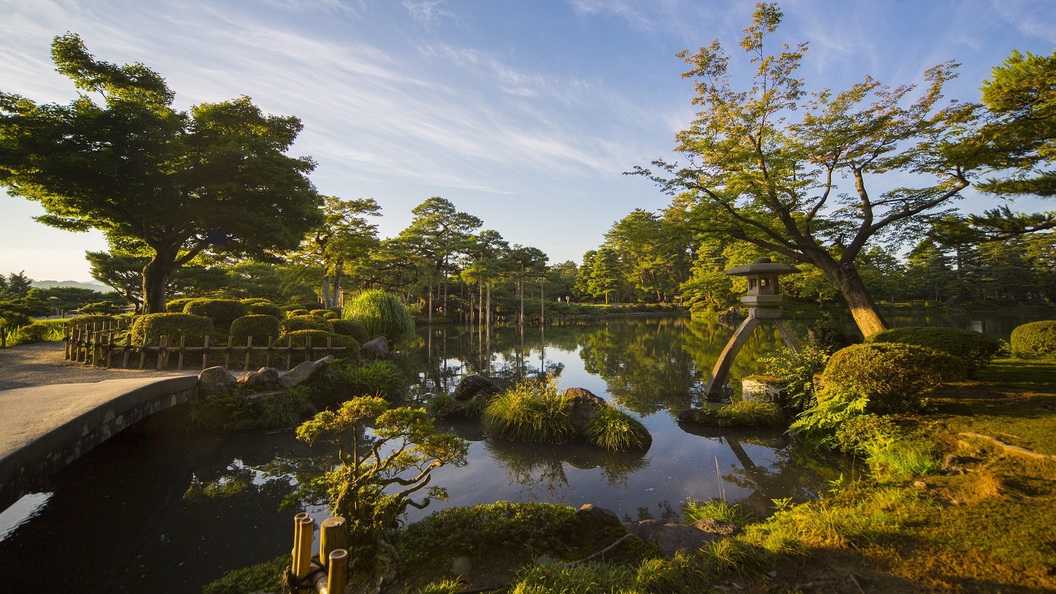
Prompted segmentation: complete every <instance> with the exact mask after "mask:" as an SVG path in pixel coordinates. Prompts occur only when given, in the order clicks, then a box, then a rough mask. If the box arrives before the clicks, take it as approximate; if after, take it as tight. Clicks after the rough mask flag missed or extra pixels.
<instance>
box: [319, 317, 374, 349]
mask: <svg viewBox="0 0 1056 594" xmlns="http://www.w3.org/2000/svg"><path fill="white" fill-rule="evenodd" d="M330 324H331V325H333V327H334V332H336V333H338V334H344V335H345V336H351V337H352V338H355V339H356V340H357V341H358V342H359V343H360V344H362V343H364V342H367V341H368V340H373V339H374V338H377V337H376V336H368V334H369V333H368V332H367V329H366V328H364V327H363V324H360V323H359V322H357V321H355V320H330Z"/></svg>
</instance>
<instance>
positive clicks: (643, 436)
mask: <svg viewBox="0 0 1056 594" xmlns="http://www.w3.org/2000/svg"><path fill="white" fill-rule="evenodd" d="M586 432H587V439H589V440H590V442H591V443H593V444H594V445H598V446H601V447H603V448H605V449H607V450H613V451H617V452H623V451H627V450H644V449H648V448H649V446H650V445H652V443H653V436H652V435H649V430H648V429H646V428H645V425H642V423H641V422H640V421H638V419H635V418H634V417H632V416H630V415H628V414H627V413H625V412H623V411H622V410H620V409H618V408H613V407H611V406H603V407H601V408H600V409H599V410H598V414H596V415H594V418H592V419H591V420H590V423H589V424H587V428H586Z"/></svg>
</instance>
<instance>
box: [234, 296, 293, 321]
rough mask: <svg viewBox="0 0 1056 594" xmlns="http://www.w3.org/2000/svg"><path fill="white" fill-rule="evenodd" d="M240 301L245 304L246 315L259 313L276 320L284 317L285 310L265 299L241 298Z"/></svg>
mask: <svg viewBox="0 0 1056 594" xmlns="http://www.w3.org/2000/svg"><path fill="white" fill-rule="evenodd" d="M242 303H245V304H246V315H252V314H260V315H265V316H271V317H273V318H275V319H276V320H282V319H285V318H286V312H285V311H283V310H282V308H281V307H279V306H278V305H275V304H274V303H272V302H270V301H268V300H267V299H259V298H258V299H243V300H242Z"/></svg>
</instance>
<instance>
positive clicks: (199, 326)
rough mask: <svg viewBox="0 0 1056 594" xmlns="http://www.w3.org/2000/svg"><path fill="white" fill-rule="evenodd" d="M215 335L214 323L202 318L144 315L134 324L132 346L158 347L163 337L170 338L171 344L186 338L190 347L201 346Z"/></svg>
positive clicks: (180, 315)
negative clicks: (144, 344)
mask: <svg viewBox="0 0 1056 594" xmlns="http://www.w3.org/2000/svg"><path fill="white" fill-rule="evenodd" d="M212 334H213V321H212V320H210V319H209V318H206V317H202V316H194V315H191V314H184V313H154V314H144V315H142V316H139V317H137V318H136V321H135V322H133V323H132V330H131V335H132V344H135V345H140V344H143V342H144V340H146V343H147V344H148V345H157V344H158V341H159V340H161V337H162V336H168V337H169V344H177V343H179V340H180V337H181V336H183V337H186V344H187V345H188V346H201V345H202V344H203V343H204V342H205V337H206V336H211V335H212Z"/></svg>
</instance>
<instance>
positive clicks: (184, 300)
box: [165, 297, 198, 313]
mask: <svg viewBox="0 0 1056 594" xmlns="http://www.w3.org/2000/svg"><path fill="white" fill-rule="evenodd" d="M196 299H198V298H197V297H177V298H175V299H169V300H168V301H166V302H165V311H167V312H169V313H183V308H184V307H187V304H188V303H190V302H192V301H195V300H196Z"/></svg>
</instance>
